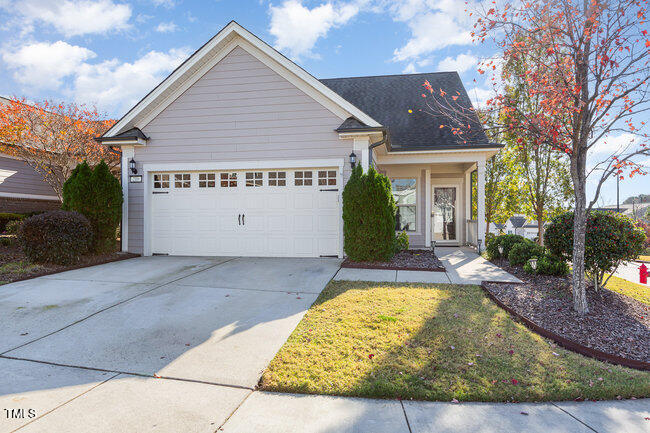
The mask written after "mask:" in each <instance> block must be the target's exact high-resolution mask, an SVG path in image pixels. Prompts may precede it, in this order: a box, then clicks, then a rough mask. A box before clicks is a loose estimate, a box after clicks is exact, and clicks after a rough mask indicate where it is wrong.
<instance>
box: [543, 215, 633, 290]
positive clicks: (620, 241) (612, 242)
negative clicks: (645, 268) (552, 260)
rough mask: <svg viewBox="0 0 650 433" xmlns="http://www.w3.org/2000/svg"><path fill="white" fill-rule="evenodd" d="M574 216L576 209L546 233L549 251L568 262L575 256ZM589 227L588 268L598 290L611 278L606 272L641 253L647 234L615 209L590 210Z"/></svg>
mask: <svg viewBox="0 0 650 433" xmlns="http://www.w3.org/2000/svg"><path fill="white" fill-rule="evenodd" d="M573 218H574V215H573V212H567V213H565V214H563V215H561V216H559V217H557V218H555V219H554V220H553V222H552V223H551V224H549V227H548V228H547V230H546V235H545V242H546V246H547V247H548V249H549V251H550V252H551V253H552V254H554V255H555V256H557V257H560V258H562V259H564V260H565V261H569V260H571V258H572V257H573V246H574V243H573V224H574V223H573ZM586 226H587V232H586V236H585V270H586V271H587V274H588V275H589V277H590V279H591V280H592V281H593V282H594V287H595V288H596V290H597V289H598V287H604V286H605V285H606V284H607V282H608V281H609V277H607V279H605V276H606V275H607V274H609V275H610V276H611V274H613V273H614V272H616V269H617V268H618V266H619V265H620V264H621V263H622V262H626V261H632V260H635V259H636V258H637V257H638V256H639V254H640V253H641V252H642V251H643V249H644V243H645V241H646V235H645V233H644V231H643V229H641V228H640V227H637V226H636V225H635V224H634V221H632V220H631V219H630V218H628V217H626V216H624V215H620V214H615V213H613V212H598V211H592V212H589V214H588V216H587V225H586Z"/></svg>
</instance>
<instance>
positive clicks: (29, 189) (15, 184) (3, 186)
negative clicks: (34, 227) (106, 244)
mask: <svg viewBox="0 0 650 433" xmlns="http://www.w3.org/2000/svg"><path fill="white" fill-rule="evenodd" d="M6 101H7V99H5V98H3V97H0V105H3V104H6ZM60 207H61V202H60V201H59V198H58V197H57V195H56V193H55V192H54V190H53V189H52V187H51V186H50V185H49V184H48V183H47V182H45V180H43V177H42V176H41V175H40V174H38V173H37V172H36V171H34V169H33V168H31V167H30V166H29V165H28V164H27V163H25V162H24V161H22V160H20V159H18V158H16V157H14V156H11V155H7V154H3V153H1V152H0V212H14V213H24V212H33V211H42V210H50V209H58V208H60Z"/></svg>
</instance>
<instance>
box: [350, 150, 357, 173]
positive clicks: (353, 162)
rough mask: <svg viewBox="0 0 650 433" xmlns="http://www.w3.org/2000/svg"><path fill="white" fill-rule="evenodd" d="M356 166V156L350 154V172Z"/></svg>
mask: <svg viewBox="0 0 650 433" xmlns="http://www.w3.org/2000/svg"><path fill="white" fill-rule="evenodd" d="M355 165H357V155H355V154H354V152H352V153H351V154H350V166H351V167H352V170H354V166H355Z"/></svg>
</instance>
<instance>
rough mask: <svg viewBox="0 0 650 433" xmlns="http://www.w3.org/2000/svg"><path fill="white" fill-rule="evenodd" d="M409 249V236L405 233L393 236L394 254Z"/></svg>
mask: <svg viewBox="0 0 650 433" xmlns="http://www.w3.org/2000/svg"><path fill="white" fill-rule="evenodd" d="M408 249H409V235H408V234H407V233H406V232H405V231H401V232H399V233H396V234H395V252H396V253H398V252H400V251H406V250H408Z"/></svg>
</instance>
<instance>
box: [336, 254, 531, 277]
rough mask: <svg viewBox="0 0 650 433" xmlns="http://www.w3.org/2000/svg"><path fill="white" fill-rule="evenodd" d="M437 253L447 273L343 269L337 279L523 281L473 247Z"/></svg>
mask: <svg viewBox="0 0 650 433" xmlns="http://www.w3.org/2000/svg"><path fill="white" fill-rule="evenodd" d="M436 255H437V256H438V258H439V259H440V261H441V262H442V264H443V266H444V267H445V270H446V272H429V271H390V270H385V269H354V268H341V270H339V271H338V272H337V274H336V276H335V277H334V279H335V280H349V281H376V282H381V281H387V282H398V283H452V284H481V282H483V281H508V282H515V283H521V280H519V279H518V278H516V277H514V276H513V275H510V274H509V273H507V272H506V271H504V270H503V269H501V268H499V267H498V266H495V265H493V264H492V263H490V262H488V261H487V260H485V259H484V258H483V257H481V256H479V255H478V254H476V252H474V250H472V249H471V248H466V247H460V248H458V247H438V248H436Z"/></svg>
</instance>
